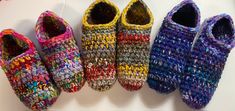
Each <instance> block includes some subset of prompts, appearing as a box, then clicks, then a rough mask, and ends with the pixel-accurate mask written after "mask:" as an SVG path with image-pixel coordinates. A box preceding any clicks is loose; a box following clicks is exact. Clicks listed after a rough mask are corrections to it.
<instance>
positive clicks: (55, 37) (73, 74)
mask: <svg viewBox="0 0 235 111" xmlns="http://www.w3.org/2000/svg"><path fill="white" fill-rule="evenodd" d="M36 35H37V39H38V41H39V43H40V45H41V48H42V52H43V55H44V59H45V62H46V66H47V68H48V69H49V71H50V73H51V74H52V76H53V79H54V80H55V82H56V84H57V86H58V87H59V88H61V89H63V90H64V91H66V92H76V91H78V90H80V89H81V88H82V86H83V85H84V83H85V79H84V72H83V67H82V62H81V58H80V52H79V49H78V46H77V45H76V41H75V39H74V34H73V31H72V28H71V27H70V26H69V24H68V23H67V22H65V21H64V20H63V19H62V18H60V17H58V16H57V15H56V14H55V13H53V12H51V11H45V12H44V13H42V14H41V15H40V17H39V18H38V21H37V24H36Z"/></svg>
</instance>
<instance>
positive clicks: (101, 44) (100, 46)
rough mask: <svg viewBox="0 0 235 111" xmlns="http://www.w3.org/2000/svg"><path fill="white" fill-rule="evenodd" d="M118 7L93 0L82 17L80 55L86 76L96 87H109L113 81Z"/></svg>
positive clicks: (89, 82) (108, 2) (98, 88)
mask: <svg viewBox="0 0 235 111" xmlns="http://www.w3.org/2000/svg"><path fill="white" fill-rule="evenodd" d="M119 15H120V14H119V10H118V8H117V7H116V6H115V5H114V4H113V3H111V2H110V1H108V0H96V1H95V2H94V3H92V4H91V5H90V6H89V8H88V9H87V10H86V12H85V15H84V16H83V20H82V25H83V27H82V33H83V35H82V48H83V53H82V57H83V59H84V67H85V73H86V80H87V82H88V84H89V86H90V87H91V88H93V89H95V90H98V91H105V90H108V89H110V88H111V87H112V86H113V84H114V83H115V81H116V68H115V66H116V65H115V59H116V50H115V48H116V23H117V21H118V18H119Z"/></svg>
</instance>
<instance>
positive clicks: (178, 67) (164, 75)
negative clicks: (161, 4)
mask: <svg viewBox="0 0 235 111" xmlns="http://www.w3.org/2000/svg"><path fill="white" fill-rule="evenodd" d="M199 28H200V11H199V9H198V7H197V6H196V4H195V3H194V2H193V1H191V0H185V1H183V2H181V3H180V4H179V5H177V6H175V7H174V8H173V9H172V10H171V11H170V12H169V13H168V14H167V16H166V17H165V19H164V21H163V24H162V26H161V28H160V31H159V33H158V36H157V37H156V38H155V40H154V43H153V46H152V50H151V53H150V64H149V76H148V80H147V82H148V84H149V87H150V88H152V89H155V90H156V91H158V92H160V93H170V92H172V91H174V90H175V89H176V87H177V86H178V85H179V82H180V80H181V79H180V78H181V74H182V73H183V71H184V69H185V64H186V55H187V54H188V53H189V52H190V49H191V46H192V43H193V40H194V37H195V35H196V33H197V32H198V31H199Z"/></svg>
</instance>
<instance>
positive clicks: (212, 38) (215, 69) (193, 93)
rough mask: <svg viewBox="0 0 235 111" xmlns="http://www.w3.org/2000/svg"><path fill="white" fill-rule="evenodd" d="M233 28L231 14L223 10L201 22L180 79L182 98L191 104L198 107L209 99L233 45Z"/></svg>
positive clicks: (192, 106)
mask: <svg viewBox="0 0 235 111" xmlns="http://www.w3.org/2000/svg"><path fill="white" fill-rule="evenodd" d="M234 32H235V31H234V26H233V21H232V18H231V17H230V16H229V15H226V14H221V15H217V16H214V17H212V18H209V19H208V20H206V21H205V22H204V23H203V25H202V28H201V31H200V33H199V34H198V39H197V40H196V42H195V43H194V46H193V49H192V51H191V52H190V54H189V58H188V62H187V65H186V66H187V68H186V72H185V74H184V77H183V80H182V82H181V83H180V92H181V95H182V99H183V101H184V102H185V103H186V104H187V105H188V106H190V107H191V108H194V109H201V108H203V107H205V106H206V105H207V104H208V103H209V101H210V100H211V98H212V96H213V94H214V92H215V90H216V88H217V86H218V83H219V80H220V78H221V74H222V72H223V69H224V66H225V62H226V60H227V57H228V55H229V53H230V51H231V49H232V48H233V45H232V44H233V41H234V37H235V34H234Z"/></svg>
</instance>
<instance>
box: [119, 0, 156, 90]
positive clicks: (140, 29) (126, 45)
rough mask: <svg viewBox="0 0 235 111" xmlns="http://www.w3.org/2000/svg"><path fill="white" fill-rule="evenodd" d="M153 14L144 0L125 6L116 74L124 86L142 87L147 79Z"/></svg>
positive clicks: (120, 26) (129, 88)
mask: <svg viewBox="0 0 235 111" xmlns="http://www.w3.org/2000/svg"><path fill="white" fill-rule="evenodd" d="M153 21H154V19H153V15H152V13H151V11H150V10H149V8H148V7H147V6H146V4H145V3H144V2H143V1H142V0H132V1H131V2H130V3H129V4H128V5H127V7H126V8H125V9H124V11H123V13H122V15H121V20H120V24H119V30H118V38H117V73H118V81H119V83H120V84H121V86H122V87H124V88H125V89H127V90H129V91H135V90H138V89H140V88H141V87H142V86H143V84H144V82H145V81H146V79H147V74H148V69H149V68H148V67H149V51H150V33H151V28H152V25H153Z"/></svg>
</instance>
